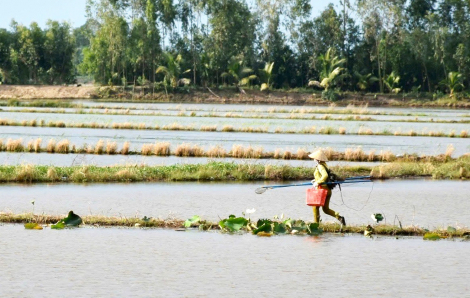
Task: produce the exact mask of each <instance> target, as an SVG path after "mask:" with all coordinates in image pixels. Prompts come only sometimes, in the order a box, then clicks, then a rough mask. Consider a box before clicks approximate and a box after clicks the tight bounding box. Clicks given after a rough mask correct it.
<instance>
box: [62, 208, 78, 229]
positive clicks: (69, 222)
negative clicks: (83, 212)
mask: <svg viewBox="0 0 470 298" xmlns="http://www.w3.org/2000/svg"><path fill="white" fill-rule="evenodd" d="M62 221H63V222H64V224H65V225H66V226H68V227H77V226H79V225H81V224H82V222H83V220H82V218H81V217H80V216H78V215H77V214H75V213H73V211H70V212H69V214H68V216H67V217H66V218H64V219H63V220H62Z"/></svg>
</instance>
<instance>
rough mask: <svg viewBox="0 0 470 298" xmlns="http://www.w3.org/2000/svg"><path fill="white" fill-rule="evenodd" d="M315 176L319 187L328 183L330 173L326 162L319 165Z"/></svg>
mask: <svg viewBox="0 0 470 298" xmlns="http://www.w3.org/2000/svg"><path fill="white" fill-rule="evenodd" d="M313 175H314V177H315V182H316V183H317V184H319V185H320V184H322V183H325V182H327V181H328V171H327V166H326V163H325V162H324V161H320V162H319V163H318V165H317V167H316V168H315V172H314V173H313Z"/></svg>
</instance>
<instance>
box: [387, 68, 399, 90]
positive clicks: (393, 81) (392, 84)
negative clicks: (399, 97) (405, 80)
mask: <svg viewBox="0 0 470 298" xmlns="http://www.w3.org/2000/svg"><path fill="white" fill-rule="evenodd" d="M399 83H400V76H398V75H396V74H395V72H394V71H392V73H390V74H389V75H388V76H387V77H386V78H384V85H385V86H386V87H387V89H388V90H389V91H390V92H393V93H395V94H397V93H398V92H400V91H401V88H398V87H397V85H398V84H399Z"/></svg>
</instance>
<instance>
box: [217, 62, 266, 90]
mask: <svg viewBox="0 0 470 298" xmlns="http://www.w3.org/2000/svg"><path fill="white" fill-rule="evenodd" d="M252 72H253V70H252V69H251V68H249V67H246V66H245V65H244V63H243V60H240V59H237V58H232V59H231V62H230V63H229V65H228V69H227V72H224V73H222V75H221V76H222V77H223V78H229V79H230V80H232V81H233V84H234V85H235V87H237V89H238V90H239V91H240V92H241V93H245V91H244V90H243V89H242V88H241V86H245V85H248V84H249V83H250V82H251V81H252V80H255V79H256V78H258V77H257V76H256V75H250V73H252Z"/></svg>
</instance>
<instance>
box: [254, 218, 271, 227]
mask: <svg viewBox="0 0 470 298" xmlns="http://www.w3.org/2000/svg"><path fill="white" fill-rule="evenodd" d="M272 223H273V221H272V220H270V219H259V220H258V221H257V222H256V227H257V228H259V227H261V226H263V225H265V224H266V225H271V224H272Z"/></svg>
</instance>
